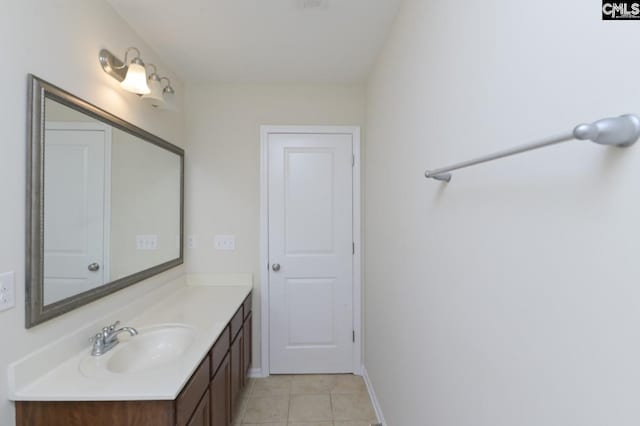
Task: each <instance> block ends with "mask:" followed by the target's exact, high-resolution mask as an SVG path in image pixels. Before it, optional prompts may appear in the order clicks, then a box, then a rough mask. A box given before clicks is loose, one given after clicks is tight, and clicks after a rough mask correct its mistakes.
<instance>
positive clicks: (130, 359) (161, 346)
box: [100, 324, 195, 374]
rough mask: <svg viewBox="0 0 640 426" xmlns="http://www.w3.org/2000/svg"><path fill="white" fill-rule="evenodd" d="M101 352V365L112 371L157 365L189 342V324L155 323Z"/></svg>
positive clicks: (191, 335)
mask: <svg viewBox="0 0 640 426" xmlns="http://www.w3.org/2000/svg"><path fill="white" fill-rule="evenodd" d="M138 332H139V334H138V335H137V336H133V337H130V338H128V339H127V338H126V337H125V338H124V339H126V341H125V340H124V339H123V341H122V342H120V343H119V344H118V345H117V346H116V347H115V348H113V349H112V350H111V353H107V354H105V355H104V358H106V359H103V360H102V361H103V362H100V364H101V365H102V368H104V369H106V370H108V371H109V372H112V373H119V374H122V373H132V372H136V371H142V370H149V369H153V368H158V367H161V366H163V365H166V364H168V363H171V362H173V361H175V360H176V359H178V358H180V357H181V356H182V355H183V354H184V353H185V352H186V350H187V349H188V348H189V346H190V345H191V344H192V343H193V341H194V337H195V332H194V329H193V328H192V327H189V326H187V325H181V324H171V325H158V326H153V327H147V328H143V329H139V330H138Z"/></svg>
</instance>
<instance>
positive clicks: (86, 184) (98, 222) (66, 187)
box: [44, 123, 110, 304]
mask: <svg viewBox="0 0 640 426" xmlns="http://www.w3.org/2000/svg"><path fill="white" fill-rule="evenodd" d="M91 126H93V125H91ZM97 126H98V128H89V127H90V125H87V124H86V123H75V124H74V123H48V124H47V127H46V129H45V149H44V164H45V167H44V174H45V182H47V184H46V185H45V189H44V211H45V214H44V218H45V226H44V229H45V231H44V232H45V233H44V302H45V304H48V303H52V302H56V301H58V300H61V299H64V298H66V297H69V296H72V295H75V294H78V293H81V292H83V291H87V290H90V289H92V288H95V287H98V286H100V285H102V284H104V281H105V258H106V257H107V256H108V255H107V254H106V253H105V247H104V246H105V239H108V236H107V235H105V228H108V227H107V226H106V225H105V199H106V198H107V196H106V194H105V187H106V185H107V182H105V172H106V164H107V153H108V151H107V149H108V146H109V142H110V132H109V131H108V129H105V128H101V127H100V125H97ZM93 127H96V126H93Z"/></svg>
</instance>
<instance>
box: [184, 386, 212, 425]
mask: <svg viewBox="0 0 640 426" xmlns="http://www.w3.org/2000/svg"><path fill="white" fill-rule="evenodd" d="M187 426H211V409H210V406H209V391H207V393H205V394H204V396H203V397H202V399H201V400H200V403H199V404H198V406H197V407H196V411H195V412H194V413H193V416H192V417H191V420H189V423H187Z"/></svg>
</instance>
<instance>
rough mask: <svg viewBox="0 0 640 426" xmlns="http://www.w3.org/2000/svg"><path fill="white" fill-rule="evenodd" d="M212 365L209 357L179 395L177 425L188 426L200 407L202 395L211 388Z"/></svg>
mask: <svg viewBox="0 0 640 426" xmlns="http://www.w3.org/2000/svg"><path fill="white" fill-rule="evenodd" d="M210 363H211V360H210V357H209V355H207V356H206V357H205V359H204V360H203V361H202V362H201V363H200V365H199V366H198V369H197V370H196V372H195V373H193V376H191V379H189V382H188V383H187V385H186V386H185V387H184V389H183V390H182V392H180V395H178V399H176V424H177V425H178V426H184V425H186V424H187V422H188V421H189V419H190V418H191V415H192V414H193V412H194V411H195V410H196V407H198V404H199V403H200V400H201V399H202V395H204V393H205V392H206V390H207V388H208V387H209V379H210V377H211V376H210V375H209V368H210Z"/></svg>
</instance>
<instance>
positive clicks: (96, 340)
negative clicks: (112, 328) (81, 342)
mask: <svg viewBox="0 0 640 426" xmlns="http://www.w3.org/2000/svg"><path fill="white" fill-rule="evenodd" d="M103 337H104V336H103V334H102V333H96V335H95V336H91V337H89V343H96V344H100V343H101V342H102V338H103Z"/></svg>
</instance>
